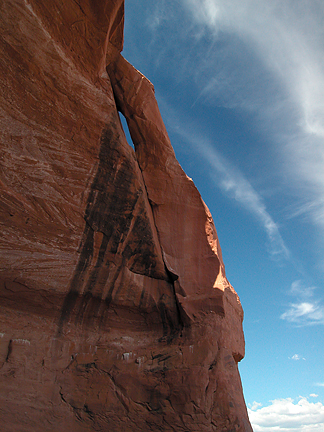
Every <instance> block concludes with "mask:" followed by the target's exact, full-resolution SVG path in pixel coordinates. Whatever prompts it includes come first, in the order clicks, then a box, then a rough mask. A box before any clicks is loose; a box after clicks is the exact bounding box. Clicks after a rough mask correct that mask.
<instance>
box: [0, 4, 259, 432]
mask: <svg viewBox="0 0 324 432" xmlns="http://www.w3.org/2000/svg"><path fill="white" fill-rule="evenodd" d="M123 7H124V3H123V0H109V1H108V0H103V1H101V2H98V1H95V0H84V1H83V2H76V1H72V0H67V1H65V2H61V1H59V0H53V1H51V2H47V1H45V0H42V1H40V0H9V1H6V2H5V1H1V11H2V13H1V16H0V25H1V44H0V49H1V60H0V101H1V103H0V122H1V128H0V136H1V147H0V155H1V171H0V225H1V238H0V303H1V309H0V383H1V385H0V388H1V392H0V418H1V419H2V426H1V428H2V429H1V430H3V431H4V432H11V431H19V432H20V431H24V432H25V431H26V432H28V431H33V432H35V431H36V432H37V431H57V430H60V431H63V432H64V431H69V432H70V431H73V432H83V431H92V430H95V431H117V432H119V431H121V432H128V431H132V432H134V431H166V432H168V431H197V432H198V431H199V432H211V431H217V432H219V431H222V432H225V431H233V432H234V431H236V432H247V431H252V429H251V426H250V423H249V420H248V417H247V412H246V407H245V403H244V399H243V392H242V387H241V382H240V377H239V373H238V368H237V363H238V361H239V360H241V359H242V358H243V356H244V337H243V332H242V320H243V312H242V308H241V304H240V302H239V299H238V297H237V294H236V293H235V291H234V289H233V288H232V286H231V285H230V284H229V282H228V281H227V279H226V276H225V269H224V264H223V261H222V256H221V249H220V246H219V243H218V238H217V233H216V230H215V227H214V223H213V220H212V217H211V215H210V213H209V211H208V209H207V207H206V205H205V204H204V202H203V201H202V199H201V197H200V194H199V192H198V191H197V189H196V187H195V186H194V184H193V182H192V181H191V180H190V179H189V178H188V177H187V176H186V174H185V173H184V172H183V170H182V168H181V167H180V165H179V163H178V162H177V160H176V158H175V155H174V151H173V149H172V146H171V143H170V140H169V138H168V135H167V132H166V130H165V126H164V124H163V121H162V118H161V115H160V112H159V109H158V106H157V102H156V100H155V97H154V89H153V86H152V84H151V83H150V82H149V81H148V80H147V79H146V78H145V77H144V76H143V75H142V74H140V73H139V72H138V71H137V70H135V69H134V68H133V67H132V66H131V65H130V64H129V63H128V62H127V61H126V60H125V59H124V58H123V57H122V56H121V54H120V51H121V50H122V46H123V20H124V14H123ZM118 111H120V112H121V113H122V114H123V115H124V116H125V117H126V119H127V123H128V127H129V130H130V133H131V136H132V140H133V143H134V147H135V152H134V150H133V149H132V148H131V147H130V146H129V144H128V143H127V141H126V138H125V134H124V131H123V129H122V126H121V122H120V119H119V114H118Z"/></svg>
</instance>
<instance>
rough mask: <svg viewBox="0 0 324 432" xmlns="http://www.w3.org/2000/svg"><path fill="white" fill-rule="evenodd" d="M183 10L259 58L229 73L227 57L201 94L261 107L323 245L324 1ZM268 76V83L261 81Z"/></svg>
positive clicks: (256, 0) (252, 0) (214, 1)
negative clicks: (267, 92) (240, 44)
mask: <svg viewBox="0 0 324 432" xmlns="http://www.w3.org/2000/svg"><path fill="white" fill-rule="evenodd" d="M183 5H184V8H186V9H187V10H189V11H190V12H191V14H192V17H193V20H195V21H196V22H197V24H198V25H200V26H202V27H203V26H205V28H206V29H207V30H209V31H210V32H211V33H212V34H214V35H216V37H218V35H219V34H224V33H226V34H228V35H235V37H236V38H237V39H239V40H241V41H242V42H243V43H244V44H245V46H246V47H247V50H250V51H253V53H254V55H255V56H256V58H257V59H258V61H259V64H258V65H257V66H256V62H255V64H254V65H251V64H249V65H244V66H247V67H242V68H239V71H238V70H237V67H238V66H237V65H235V64H232V63H231V64H230V65H229V67H228V69H224V68H223V63H222V59H221V58H220V59H219V60H218V61H217V67H215V68H214V70H215V71H214V75H210V76H209V80H208V81H207V82H206V83H205V84H204V87H203V89H202V94H204V95H208V97H209V98H210V97H212V95H214V97H217V98H218V99H219V98H220V97H223V98H225V101H224V104H225V105H226V104H227V106H235V105H239V106H241V107H242V108H243V109H246V108H247V107H249V108H251V109H255V110H257V111H258V114H259V113H263V114H261V115H262V116H263V117H262V122H264V124H266V121H268V124H269V125H270V124H272V125H273V126H274V128H275V129H276V132H272V133H273V136H274V137H275V138H276V140H277V146H278V149H279V150H280V154H281V157H282V160H283V161H284V163H285V174H286V175H288V176H289V178H290V180H291V181H290V182H287V183H289V184H290V187H293V186H292V185H295V189H296V190H299V192H300V202H301V209H302V211H303V212H305V213H306V214H307V215H309V217H310V219H311V220H312V222H313V223H314V224H316V225H317V226H319V227H320V228H321V233H322V236H321V239H322V244H323V240H324V176H323V172H324V147H323V138H324V102H323V101H324V43H323V41H324V31H323V24H322V23H323V19H324V3H323V2H322V1H321V0H313V1H311V2H298V3H296V2H295V1H294V0H287V1H285V2H282V1H279V0H271V1H268V0H246V1H244V2H242V1H240V0H204V1H201V0H183ZM233 46H234V45H233ZM233 46H231V47H230V48H233ZM230 48H229V47H227V51H226V52H227V53H228V51H230ZM234 48H235V47H234ZM237 54H238V56H239V49H238V52H237ZM216 55H218V56H220V57H221V56H222V53H220V52H219V51H217V52H216ZM226 55H228V54H226ZM226 60H228V59H225V63H226ZM254 60H255V59H254ZM215 64H216V63H215ZM235 66H236V69H235ZM253 68H259V70H260V69H261V73H260V74H258V73H257V72H256V69H253ZM255 74H256V75H255ZM251 76H252V79H251ZM262 76H264V77H265V79H264V81H263V82H258V80H259V79H260V80H262ZM266 80H268V82H266ZM271 83H272V84H271ZM275 83H277V84H278V87H277V88H276V89H274V87H273V86H274V85H275ZM255 88H258V89H259V91H257V90H255ZM266 88H268V89H270V90H275V91H274V92H273V94H272V95H271V94H270V97H267V101H266V100H265V99H264V98H262V96H260V95H261V93H262V92H266ZM220 95H221V96H220ZM267 96H269V94H268V95H267ZM260 97H261V99H260ZM266 119H267V120H266ZM265 127H266V126H265ZM301 195H303V196H301ZM296 213H298V211H297V212H296Z"/></svg>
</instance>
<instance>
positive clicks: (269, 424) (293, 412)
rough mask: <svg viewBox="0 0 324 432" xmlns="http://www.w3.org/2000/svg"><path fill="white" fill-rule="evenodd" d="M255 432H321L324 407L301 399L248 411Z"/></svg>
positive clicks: (279, 400)
mask: <svg viewBox="0 0 324 432" xmlns="http://www.w3.org/2000/svg"><path fill="white" fill-rule="evenodd" d="M248 412H249V417H250V421H251V424H252V427H253V430H254V432H275V431H278V432H320V431H323V430H324V405H323V404H322V403H321V402H316V403H314V402H309V401H308V399H307V398H305V397H300V399H299V401H294V400H293V399H290V398H288V399H276V400H273V401H271V404H270V405H269V406H266V407H262V408H259V409H255V410H252V409H248Z"/></svg>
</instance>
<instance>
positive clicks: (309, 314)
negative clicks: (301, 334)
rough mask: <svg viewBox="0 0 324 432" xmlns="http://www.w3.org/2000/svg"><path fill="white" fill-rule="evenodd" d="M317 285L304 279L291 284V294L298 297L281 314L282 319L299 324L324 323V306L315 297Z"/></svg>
mask: <svg viewBox="0 0 324 432" xmlns="http://www.w3.org/2000/svg"><path fill="white" fill-rule="evenodd" d="M315 290H316V287H315V286H309V285H307V284H306V283H305V282H303V281H302V280H296V281H294V282H293V283H292V284H291V288H290V290H289V294H290V295H293V296H295V297H296V302H294V303H291V304H290V305H289V307H288V309H287V310H286V311H285V312H284V313H283V314H282V315H281V317H280V318H281V319H283V320H286V321H288V322H289V323H292V324H294V325H297V326H309V325H316V324H324V306H323V305H322V304H321V302H320V300H317V299H315V298H314V291H315Z"/></svg>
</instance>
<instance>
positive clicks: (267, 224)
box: [123, 0, 324, 432]
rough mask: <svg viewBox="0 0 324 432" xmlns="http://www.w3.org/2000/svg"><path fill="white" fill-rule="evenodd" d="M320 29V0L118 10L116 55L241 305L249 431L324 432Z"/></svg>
mask: <svg viewBox="0 0 324 432" xmlns="http://www.w3.org/2000/svg"><path fill="white" fill-rule="evenodd" d="M323 22H324V3H323V1H322V0H284V1H282V0H281V1H276V0H245V1H244V2H242V1H240V0H159V1H157V2H151V1H148V0H141V1H131V0H128V1H127V0H126V23H125V45H124V51H123V55H124V56H125V58H126V59H127V60H128V61H130V62H131V63H132V64H133V65H134V66H135V67H136V68H137V69H139V70H140V71H141V72H142V73H143V74H144V75H145V76H146V77H147V78H149V79H150V80H151V82H152V83H153V84H154V86H155V91H156V97H157V100H158V103H159V106H160V110H161V113H162V117H163V119H164V122H165V124H166V127H167V130H168V132H169V135H170V138H171V142H172V144H173V147H174V149H175V152H176V155H177V158H178V160H179V162H180V163H181V165H182V167H183V168H184V170H185V171H186V173H187V175H189V176H190V177H191V178H192V179H193V180H194V182H195V184H196V186H197V187H198V189H199V191H200V193H201V195H202V197H203V199H204V200H205V202H206V203H207V205H208V207H209V208H210V210H211V212H212V214H213V217H214V221H215V225H216V228H217V232H218V236H219V239H220V243H221V247H222V251H223V258H224V261H225V266H226V273H227V277H228V279H229V280H230V282H231V283H232V285H233V286H234V288H235V289H236V291H237V293H238V294H239V296H240V298H241V301H242V305H243V308H244V312H245V319H244V331H245V338H246V357H245V359H244V360H243V361H242V362H241V364H240V372H241V377H242V382H243V388H244V393H245V400H246V403H247V405H248V407H249V414H250V419H251V422H252V424H253V427H254V431H255V432H266V431H285V432H286V431H289V432H301V431H303V432H314V431H323V430H324V362H323V358H324V337H323V325H324V298H323V297H324V295H323V293H324V291H323V288H324V282H323V281H324V278H323V275H324V260H323V253H324V26H323Z"/></svg>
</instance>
